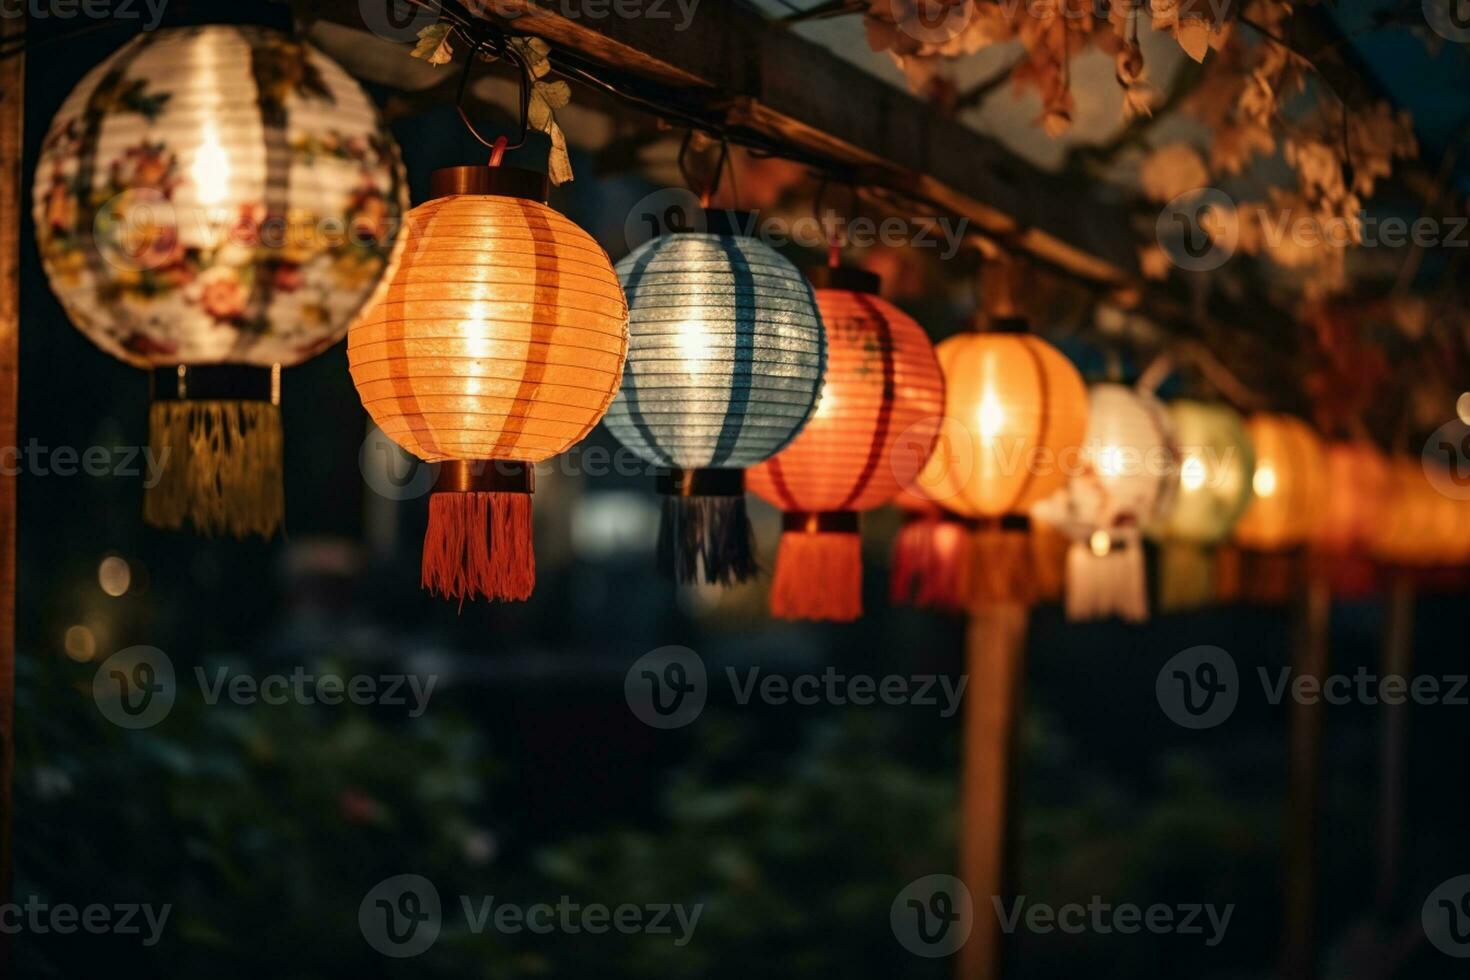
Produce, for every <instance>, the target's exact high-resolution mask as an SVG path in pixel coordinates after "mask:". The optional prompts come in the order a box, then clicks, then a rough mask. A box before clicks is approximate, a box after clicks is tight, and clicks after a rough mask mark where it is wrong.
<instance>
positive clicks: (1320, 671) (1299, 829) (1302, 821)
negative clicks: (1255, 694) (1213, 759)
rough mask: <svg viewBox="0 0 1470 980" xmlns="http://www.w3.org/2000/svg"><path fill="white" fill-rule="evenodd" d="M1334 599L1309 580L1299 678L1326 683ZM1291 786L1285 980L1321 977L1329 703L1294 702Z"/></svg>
mask: <svg viewBox="0 0 1470 980" xmlns="http://www.w3.org/2000/svg"><path fill="white" fill-rule="evenodd" d="M1331 611H1332V595H1331V592H1330V591H1329V589H1328V586H1327V582H1326V581H1325V580H1324V579H1322V578H1321V577H1320V576H1318V575H1311V576H1309V578H1308V580H1307V588H1306V594H1305V596H1303V599H1302V606H1301V613H1300V616H1301V618H1300V620H1299V621H1298V624H1297V630H1296V638H1295V643H1294V644H1293V646H1294V648H1295V650H1294V659H1295V661H1296V664H1295V667H1296V669H1295V671H1294V676H1295V677H1314V678H1316V679H1317V680H1318V681H1319V682H1320V681H1322V680H1325V679H1326V676H1327V669H1328V659H1329V655H1330V654H1329V648H1328V625H1329V619H1330V614H1331ZM1287 710H1288V711H1289V712H1290V721H1289V726H1290V731H1289V733H1288V739H1289V747H1288V756H1287V783H1286V839H1285V841H1284V844H1283V848H1284V852H1285V853H1284V860H1285V865H1286V879H1285V883H1284V887H1283V889H1282V891H1283V899H1284V903H1285V912H1284V917H1283V921H1284V925H1285V941H1284V949H1283V953H1282V976H1283V977H1285V978H1286V980H1316V977H1317V884H1316V879H1317V805H1318V798H1319V796H1320V792H1321V781H1322V712H1323V701H1322V699H1321V698H1318V699H1317V700H1316V701H1314V702H1312V703H1310V704H1307V703H1299V702H1297V701H1295V700H1293V701H1291V702H1289V706H1288V709H1287Z"/></svg>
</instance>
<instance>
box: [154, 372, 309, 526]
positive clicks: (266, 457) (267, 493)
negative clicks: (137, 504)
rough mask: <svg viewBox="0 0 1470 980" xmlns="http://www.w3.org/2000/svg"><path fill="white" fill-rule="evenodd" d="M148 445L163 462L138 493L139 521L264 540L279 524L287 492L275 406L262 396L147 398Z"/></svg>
mask: <svg viewBox="0 0 1470 980" xmlns="http://www.w3.org/2000/svg"><path fill="white" fill-rule="evenodd" d="M148 442H149V446H150V448H151V449H152V451H153V454H154V458H155V459H157V460H158V462H159V465H160V466H161V467H162V475H161V476H160V477H159V481H158V483H157V484H156V485H155V486H152V487H147V488H145V489H144V491H143V520H145V521H147V522H148V523H149V524H151V525H153V526H154V527H161V528H167V529H169V530H178V529H180V528H182V527H183V526H184V522H185V520H187V521H189V522H190V523H192V524H193V525H194V527H195V529H196V530H198V531H199V532H200V533H201V534H206V535H211V536H212V535H215V534H220V533H226V534H232V535H234V536H235V537H237V538H243V537H245V536H247V535H250V534H258V535H260V536H261V537H263V538H268V537H270V536H271V535H272V534H274V533H275V532H276V529H277V528H279V527H280V526H281V520H282V518H283V517H284V516H285V512H286V493H285V489H284V482H283V475H282V471H283V468H284V464H283V462H282V458H281V450H282V438H281V410H280V409H279V408H278V407H277V406H275V405H272V404H270V403H269V402H263V401H240V402H226V401H170V402H154V403H153V405H152V406H151V407H150V408H149V411H148Z"/></svg>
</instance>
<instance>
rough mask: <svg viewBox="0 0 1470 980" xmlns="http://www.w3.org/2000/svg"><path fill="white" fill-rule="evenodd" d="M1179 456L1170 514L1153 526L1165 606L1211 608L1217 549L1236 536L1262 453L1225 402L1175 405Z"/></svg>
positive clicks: (1171, 417)
mask: <svg viewBox="0 0 1470 980" xmlns="http://www.w3.org/2000/svg"><path fill="white" fill-rule="evenodd" d="M1168 412H1169V424H1170V427H1171V429H1172V430H1173V433H1174V443H1175V446H1176V448H1177V450H1178V453H1179V466H1178V468H1177V471H1176V476H1175V484H1174V488H1173V498H1174V499H1173V504H1172V506H1171V507H1170V508H1169V510H1168V513H1167V514H1166V515H1165V516H1164V517H1163V518H1162V519H1161V520H1159V521H1155V522H1154V523H1153V524H1152V526H1150V527H1149V528H1148V531H1149V533H1150V534H1151V535H1152V536H1154V537H1155V538H1157V539H1158V540H1159V542H1160V548H1159V563H1158V565H1159V572H1158V580H1159V607H1160V609H1162V610H1164V611H1166V612H1168V611H1177V610H1184V609H1192V608H1196V607H1198V606H1202V605H1205V604H1206V603H1207V602H1209V601H1210V600H1211V599H1212V598H1213V597H1214V595H1215V581H1214V579H1215V575H1214V569H1215V562H1214V558H1213V556H1212V555H1211V551H1212V550H1213V549H1214V548H1215V546H1217V545H1219V544H1220V543H1221V542H1223V541H1225V540H1226V539H1227V538H1229V536H1230V532H1231V530H1233V529H1234V527H1235V522H1236V521H1238V520H1239V519H1240V516H1241V514H1243V513H1244V512H1245V508H1246V507H1247V506H1248V505H1249V504H1250V499H1251V476H1252V475H1253V474H1254V473H1255V469H1256V459H1255V450H1254V449H1253V448H1252V446H1251V442H1250V438H1249V436H1247V435H1246V431H1245V424H1244V421H1243V420H1242V419H1241V417H1240V413H1238V412H1236V411H1235V410H1234V409H1233V408H1231V407H1230V406H1228V405H1224V404H1221V403H1218V402H1215V403H1208V402H1198V401H1190V400H1187V399H1181V400H1179V401H1175V402H1171V403H1170V404H1169V406H1168Z"/></svg>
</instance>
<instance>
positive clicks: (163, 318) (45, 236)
mask: <svg viewBox="0 0 1470 980" xmlns="http://www.w3.org/2000/svg"><path fill="white" fill-rule="evenodd" d="M34 198H35V199H34V209H35V219H36V234H37V240H38V244H39V247H40V252H41V260H42V265H43V267H44V268H45V271H46V275H47V277H48V279H50V281H51V285H52V288H53V289H54V290H55V292H56V295H57V297H58V298H59V299H60V300H61V304H62V306H63V307H65V309H66V312H67V314H68V315H69V316H70V317H71V320H72V322H73V323H74V324H76V326H77V328H78V329H80V330H81V331H82V332H83V333H85V334H86V335H87V337H88V338H89V339H91V340H92V342H93V343H95V344H96V345H97V346H98V347H101V348H102V349H103V350H104V351H106V352H108V353H109V354H112V355H113V356H114V357H117V358H120V359H121V360H123V361H126V362H127V363H129V364H133V365H136V366H138V367H141V368H149V369H153V370H154V372H155V373H154V388H153V392H154V404H153V406H152V410H151V412H150V430H151V439H152V441H153V443H154V449H155V451H158V452H160V453H161V452H162V451H164V450H165V449H166V450H167V451H168V453H169V455H168V457H167V463H166V466H165V472H164V476H163V479H162V480H161V481H160V483H159V484H158V486H156V487H154V488H152V489H150V490H149V491H148V495H147V497H146V498H145V517H146V518H147V519H148V520H149V521H150V523H154V524H158V525H161V526H166V527H179V526H181V525H182V524H183V522H184V520H185V519H186V518H187V519H189V520H190V521H192V522H193V523H194V524H195V525H196V526H197V527H198V528H199V529H200V530H203V531H206V532H215V531H229V532H232V533H235V534H245V533H259V534H262V535H268V534H270V533H271V532H272V531H273V530H274V529H275V528H276V527H277V526H278V524H279V523H280V520H281V515H282V510H283V501H282V491H281V475H282V474H281V459H280V448H281V432H280V417H279V411H278V407H277V406H278V404H279V391H280V387H279V374H278V373H279V369H280V368H281V367H289V366H291V365H293V364H298V363H300V362H301V361H304V360H306V359H307V358H310V357H312V356H314V355H316V354H319V353H321V352H322V351H323V350H326V349H327V348H328V347H330V346H331V345H332V344H334V343H336V342H337V341H338V340H339V339H340V338H341V337H342V335H343V334H344V333H345V332H346V330H347V327H348V325H349V324H350V323H351V322H352V320H353V318H354V317H355V316H356V315H357V313H358V311H359V310H360V309H362V307H363V306H364V304H365V303H366V302H367V300H368V299H369V297H370V296H371V295H372V293H373V291H374V289H375V288H376V287H377V286H378V284H379V283H380V282H381V281H382V279H383V277H384V273H385V271H386V270H387V269H388V267H389V265H390V264H391V262H392V261H393V258H394V254H395V249H396V246H397V238H398V235H397V232H398V227H399V223H400V218H401V216H402V214H403V212H404V211H405V210H406V207H407V203H408V200H407V198H408V194H407V186H406V183H405V181H404V177H403V172H402V165H401V163H400V161H399V157H398V150H397V147H396V146H395V145H394V143H393V140H392V138H391V137H390V135H389V134H388V131H387V129H386V127H385V125H384V123H383V120H382V119H381V117H380V116H379V114H378V112H377V110H376V108H375V107H374V105H373V103H372V101H371V100H370V99H369V98H368V96H367V94H366V93H365V92H364V91H363V90H362V88H361V87H360V86H359V85H358V84H357V83H356V82H355V81H354V80H353V79H352V78H351V77H350V76H349V75H348V74H347V73H346V72H345V71H344V70H343V69H342V68H341V67H340V66H338V65H337V64H336V63H335V62H333V61H331V60H330V59H329V58H327V57H326V56H325V55H323V54H322V53H321V52H320V51H317V50H316V49H315V48H313V47H311V46H310V45H308V44H305V43H303V42H301V41H297V40H294V39H293V38H291V37H289V36H288V35H286V34H283V33H281V32H279V31H274V30H270V29H268V28H264V27H255V26H204V27H178V28H170V29H165V30H161V31H155V32H150V33H145V34H142V35H140V36H139V37H137V38H135V39H134V40H133V41H131V42H129V43H128V44H127V45H125V46H124V47H123V48H122V49H121V50H119V51H118V52H116V53H115V54H113V55H112V56H111V57H109V58H108V59H107V60H106V61H104V62H103V63H102V64H100V65H98V66H97V67H96V68H94V69H93V70H92V71H91V72H89V73H88V74H87V75H86V77H85V78H83V79H82V81H81V82H80V83H79V84H78V85H77V87H76V88H75V89H74V90H73V91H72V93H71V95H70V96H69V97H68V98H67V99H66V101H65V102H64V103H63V104H62V107H61V110H60V111H59V112H58V113H57V114H56V117H55V119H53V120H52V123H51V127H50V130H49V131H48V133H47V135H46V139H45V143H44V145H43V146H42V150H41V156H40V159H39V161H38V163H37V167H36V183H35V189H34ZM160 458H162V457H160Z"/></svg>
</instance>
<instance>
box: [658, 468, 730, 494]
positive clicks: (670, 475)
mask: <svg viewBox="0 0 1470 980" xmlns="http://www.w3.org/2000/svg"><path fill="white" fill-rule="evenodd" d="M655 485H656V486H657V488H658V492H659V493H662V494H665V495H667V496H670V497H739V496H743V495H744V494H745V471H744V470H730V469H716V468H713V467H710V468H701V469H692V470H681V469H670V470H668V471H667V472H665V473H660V474H659V475H658V478H657V481H656V483H655Z"/></svg>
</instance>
